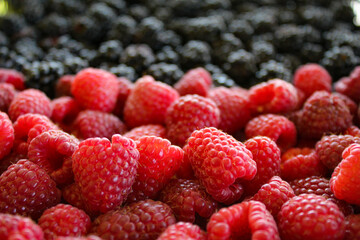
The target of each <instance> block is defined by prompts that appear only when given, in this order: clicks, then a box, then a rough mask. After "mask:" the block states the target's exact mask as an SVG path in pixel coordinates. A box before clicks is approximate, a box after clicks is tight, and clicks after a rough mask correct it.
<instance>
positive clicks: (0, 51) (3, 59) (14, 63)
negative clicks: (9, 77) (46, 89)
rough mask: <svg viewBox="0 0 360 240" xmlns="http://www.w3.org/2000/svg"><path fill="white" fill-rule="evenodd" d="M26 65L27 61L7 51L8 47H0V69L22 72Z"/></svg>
mask: <svg viewBox="0 0 360 240" xmlns="http://www.w3.org/2000/svg"><path fill="white" fill-rule="evenodd" d="M27 63H28V60H27V59H26V58H25V57H23V56H21V55H18V54H17V53H16V52H14V51H11V50H9V48H8V47H5V46H3V47H0V67H1V68H11V69H15V70H18V71H22V69H23V67H24V65H25V64H27Z"/></svg>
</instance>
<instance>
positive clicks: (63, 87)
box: [55, 75, 75, 97]
mask: <svg viewBox="0 0 360 240" xmlns="http://www.w3.org/2000/svg"><path fill="white" fill-rule="evenodd" d="M74 79H75V75H64V76H62V77H60V78H59V80H57V82H56V88H55V95H56V97H62V96H72V95H71V85H72V83H73V81H74Z"/></svg>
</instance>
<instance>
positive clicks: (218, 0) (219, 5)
mask: <svg viewBox="0 0 360 240" xmlns="http://www.w3.org/2000/svg"><path fill="white" fill-rule="evenodd" d="M230 7H231V2H230V0H205V1H203V2H202V6H201V10H202V11H206V10H211V9H214V10H219V9H229V8H230Z"/></svg>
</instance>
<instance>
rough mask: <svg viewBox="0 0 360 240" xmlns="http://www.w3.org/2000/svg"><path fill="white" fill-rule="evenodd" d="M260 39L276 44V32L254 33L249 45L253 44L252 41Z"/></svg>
mask: <svg viewBox="0 0 360 240" xmlns="http://www.w3.org/2000/svg"><path fill="white" fill-rule="evenodd" d="M258 41H264V42H268V43H271V44H274V43H275V41H276V40H275V36H274V34H273V33H270V32H268V33H263V34H259V35H254V36H253V38H252V41H251V42H250V44H249V45H250V46H251V43H252V42H258ZM274 45H275V44H274Z"/></svg>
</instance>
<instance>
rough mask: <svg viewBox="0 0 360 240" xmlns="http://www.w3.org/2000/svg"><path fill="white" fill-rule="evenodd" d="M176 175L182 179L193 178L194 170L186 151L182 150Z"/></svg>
mask: <svg viewBox="0 0 360 240" xmlns="http://www.w3.org/2000/svg"><path fill="white" fill-rule="evenodd" d="M176 177H177V178H182V179H195V175H194V171H193V169H192V167H191V163H190V160H189V157H188V156H187V154H186V152H184V158H183V161H182V162H181V164H180V167H179V170H178V171H177V173H176Z"/></svg>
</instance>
